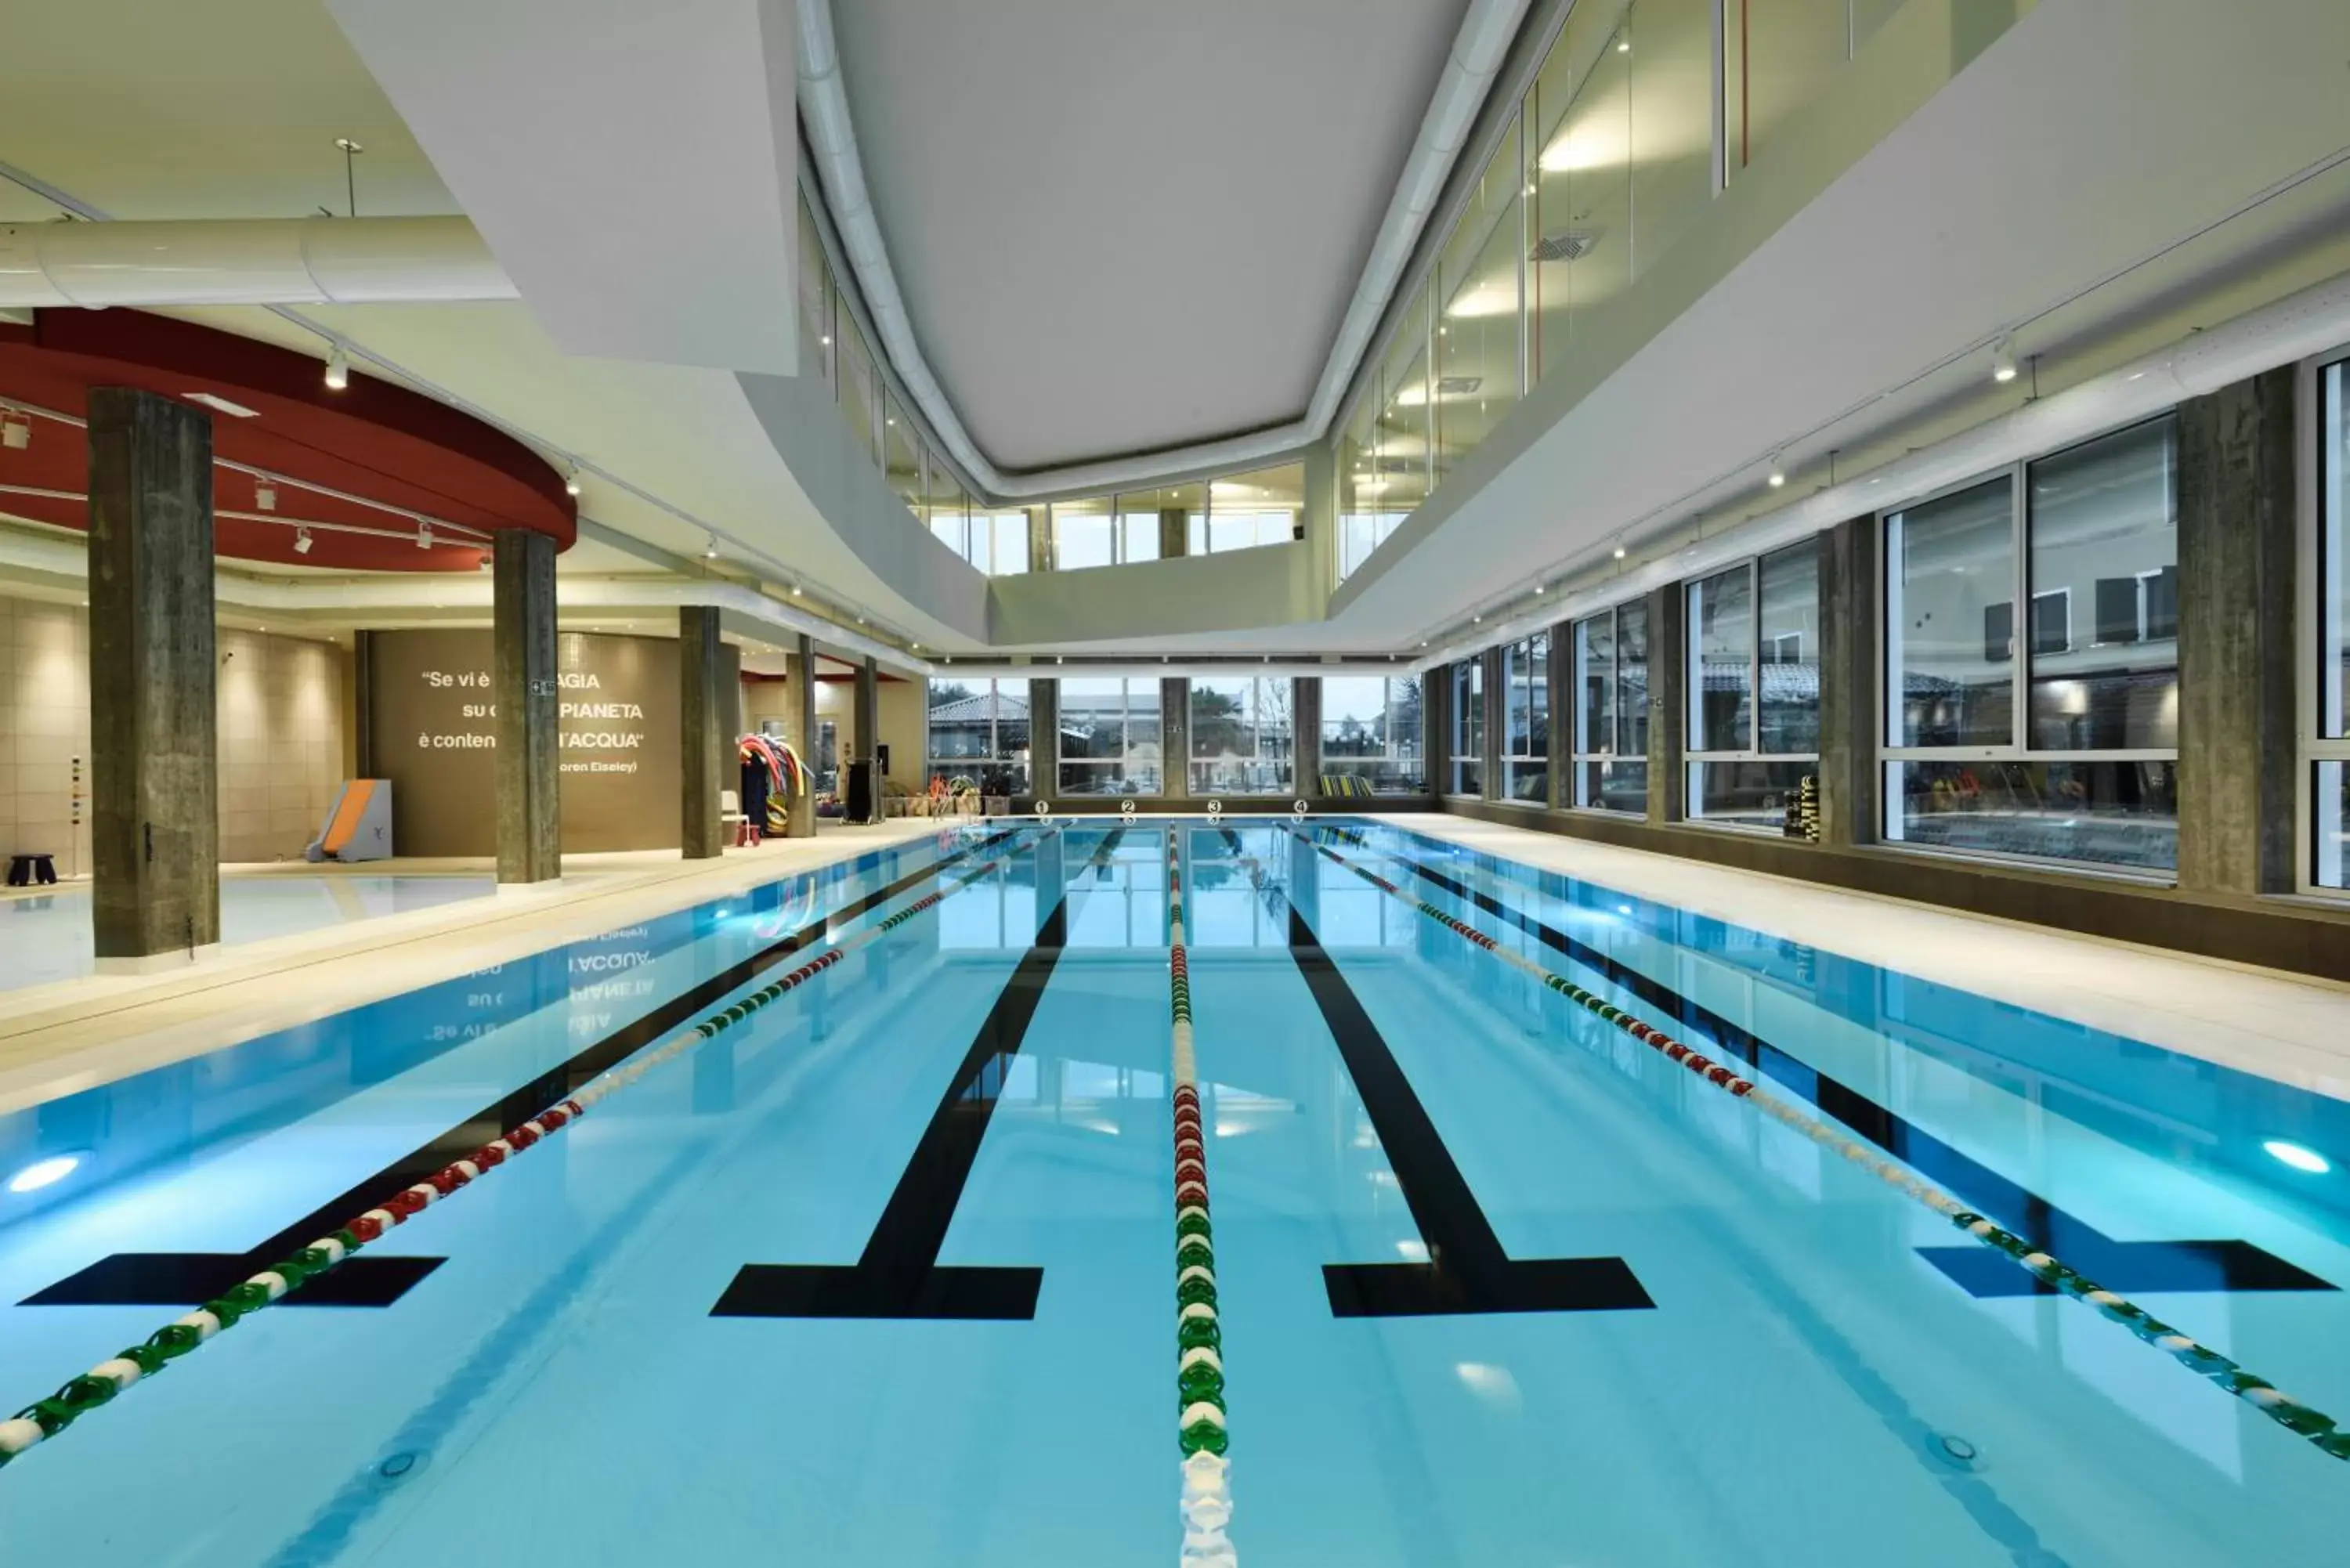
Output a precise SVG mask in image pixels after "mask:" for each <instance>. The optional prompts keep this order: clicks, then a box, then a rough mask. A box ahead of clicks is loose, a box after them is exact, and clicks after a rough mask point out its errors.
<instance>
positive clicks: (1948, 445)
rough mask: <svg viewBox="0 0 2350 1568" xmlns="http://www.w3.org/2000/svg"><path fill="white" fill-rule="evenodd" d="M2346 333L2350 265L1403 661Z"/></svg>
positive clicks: (2227, 382)
mask: <svg viewBox="0 0 2350 1568" xmlns="http://www.w3.org/2000/svg"><path fill="white" fill-rule="evenodd" d="M2345 342H2350V275H2345V276H2343V277H2337V278H2334V279H2332V280H2330V281H2328V282H2325V283H2321V284H2318V285H2316V286H2314V287H2310V288H2305V289H2303V290H2302V291H2301V292H2300V293H2298V294H2293V295H2288V296H2286V297H2284V298H2282V299H2281V300H2278V301H2277V302H2276V303H2275V304H2273V305H2269V306H2262V308H2260V309H2258V310H2253V311H2248V312H2246V313H2245V314H2244V315H2241V316H2239V317H2234V318H2233V319H2231V320H2228V321H2223V322H2221V323H2220V325H2218V326H2217V327H2207V328H2205V329H2204V330H2202V331H2199V332H2196V333H2194V334H2192V335H2190V336H2189V337H2183V338H2181V339H2179V340H2178V342H2176V343H2174V344H2172V345H2171V346H2170V347H2169V348H2164V349H2160V350H2158V351H2157V352H2155V353H2152V354H2148V355H2147V356H2146V357H2144V358H2139V359H2133V360H2131V361H2130V362H2129V363H2128V364H2126V365H2123V366H2120V367H2119V368H2117V369H2113V370H2109V371H2107V372H2106V373H2105V374H2104V375H2102V376H2096V377H2093V378H2091V379H2088V380H2086V381H2083V382H2082V383H2080V384H2079V385H2078V386H2074V387H2067V388H2066V389H2064V390H2063V391H2061V392H2052V393H2050V394H2049V395H2048V396H2046V397H2044V398H2038V399H2035V400H2033V401H2030V402H2027V403H2024V404H2022V405H2021V406H2020V407H2018V408H2015V409H2012V410H2009V411H2008V412H2006V413H2003V414H2000V415H1998V416H1996V417H1995V418H1992V419H1989V420H1985V421H1983V422H1982V423H1981V424H1979V425H1976V426H1975V427H1974V428H1972V429H1971V430H1967V431H1960V433H1959V434H1957V435H1954V436H1952V437H1950V439H1949V440H1947V441H1937V442H1935V443H1934V444H1933V445H1931V446H1927V447H1920V448H1918V450H1917V451H1915V452H1909V453H1907V454H1906V455H1904V456H1901V457H1898V458H1896V459H1894V460H1893V461H1892V462H1888V463H1886V464H1885V465H1883V466H1882V467H1880V468H1877V469H1876V470H1874V471H1872V472H1867V473H1864V474H1861V475H1858V476H1857V477H1856V478H1853V479H1848V480H1846V481H1844V482H1843V483H1838V484H1834V485H1830V486H1828V487H1827V488H1825V489H1822V490H1816V491H1814V492H1813V493H1811V494H1809V495H1806V496H1804V498H1803V499H1802V500H1800V501H1796V502H1794V503H1793V504H1789V505H1786V506H1783V507H1781V508H1779V509H1778V510H1777V511H1774V512H1766V513H1763V514H1761V515H1760V516H1756V517H1752V518H1749V519H1748V520H1747V521H1745V522H1744V523H1742V524H1739V525H1738V526H1736V527H1734V528H1731V529H1727V530H1725V531H1724V532H1723V533H1721V534H1720V535H1716V536H1714V537H1712V538H1710V539H1708V540H1706V541H1705V542H1704V543H1703V544H1701V545H1689V546H1687V547H1686V548H1683V549H1679V550H1676V551H1674V552H1672V553H1671V554H1670V555H1667V556H1659V557H1657V558H1655V559H1653V560H1650V561H1647V562H1644V563H1642V564H1641V566H1640V567H1639V568H1638V570H1637V571H1633V572H1628V573H1626V574H1625V575H1624V576H1620V577H1613V578H1610V579H1609V580H1608V581H1607V583H1606V584H1604V585H1602V586H1600V587H1594V588H1587V589H1585V590H1583V591H1581V592H1579V593H1568V594H1557V595H1555V596H1548V597H1545V598H1544V601H1543V603H1542V606H1541V607H1539V608H1538V609H1530V610H1523V611H1520V612H1519V613H1517V614H1514V615H1512V616H1510V617H1509V618H1507V619H1503V618H1501V617H1500V616H1498V615H1496V614H1495V613H1493V611H1492V609H1491V608H1490V607H1489V608H1488V610H1487V613H1486V617H1485V619H1486V622H1487V623H1488V624H1486V625H1481V626H1478V627H1476V628H1474V635H1473V636H1463V635H1462V634H1463V633H1467V632H1470V631H1471V628H1467V627H1462V628H1456V630H1455V631H1454V632H1453V633H1452V640H1451V641H1450V642H1449V643H1448V644H1447V645H1446V646H1445V647H1443V648H1442V649H1438V650H1436V651H1434V652H1431V653H1429V654H1426V655H1423V656H1421V657H1420V658H1419V659H1416V660H1415V661H1414V662H1413V664H1412V667H1411V668H1412V670H1413V671H1414V672H1415V673H1417V672H1420V671H1424V670H1432V669H1434V668H1436V667H1437V666H1439V665H1441V664H1445V663H1449V662H1450V661H1451V660H1453V659H1461V658H1463V657H1466V656H1467V655H1468V654H1471V653H1473V652H1476V651H1477V650H1479V649H1486V648H1492V647H1494V646H1496V645H1498V644H1501V643H1505V642H1513V641H1516V640H1517V639H1520V638H1523V637H1525V636H1527V635H1529V634H1530V633H1532V632H1533V631H1534V630H1536V629H1538V628H1542V627H1544V626H1551V625H1555V624H1556V623H1557V622H1559V621H1562V620H1568V619H1573V618H1576V617H1580V616H1587V615H1592V614H1595V613H1596V612H1597V611H1599V610H1603V609H1605V608H1607V607H1608V606H1610V605H1616V604H1623V603H1626V602H1627V601H1629V600H1632V599H1636V598H1639V597H1643V596H1645V595H1647V594H1648V593H1649V592H1650V591H1651V590H1653V589H1656V588H1660V587H1667V586H1669V585H1670V584H1673V583H1677V582H1680V581H1683V580H1686V579H1689V578H1693V577H1700V576H1705V575H1706V574H1707V573H1708V572H1710V571H1711V570H1713V569H1714V568H1716V567H1719V566H1729V565H1731V563H1733V562H1737V561H1742V560H1743V559H1745V558H1746V557H1747V556H1756V555H1763V554H1765V553H1767V552H1769V551H1772V550H1775V549H1779V548H1781V547H1782V546H1783V545H1792V544H1794V543H1796V542H1798V541H1800V540H1803V539H1806V538H1809V537H1811V536H1812V535H1814V534H1818V533H1821V532H1823V531H1825V530H1826V529H1829V528H1833V527H1835V525H1836V524H1840V523H1843V522H1845V521H1846V520H1848V519H1850V518H1854V517H1860V516H1865V515H1866V514H1869V513H1872V512H1883V511H1888V510H1890V509H1892V508H1894V507H1898V506H1902V505H1906V504H1908V503H1910V502H1912V501H1915V500H1917V499H1918V497H1920V496H1923V495H1930V494H1932V493H1934V492H1936V491H1938V490H1943V489H1947V488H1949V487H1950V486H1951V485H1954V484H1958V483H1963V482H1964V481H1967V480H1970V479H1976V478H1980V477H1982V476H1985V475H1988V474H1991V473H1993V472H1997V471H1998V470H2000V469H2002V468H2004V467H2006V466H2007V465H2008V464H2010V463H2013V462H2023V461H2025V460H2026V459H2029V458H2035V457H2039V456H2042V455H2043V454H2045V453H2047V452H2055V451H2058V450H2060V449H2062V448H2064V447H2067V446H2072V445H2074V444H2075V443H2077V442H2080V441H2086V440H2088V439H2089V438H2091V437H2092V436H2098V435H2103V434H2105V433H2106V431H2112V430H2117V429H2119V428H2120V427H2122V426H2124V425H2128V424H2134V423H2136V422H2137V421H2140V420H2148V419H2152V418H2154V417H2155V416H2156V415H2158V414H2161V413H2165V412H2168V410H2171V409H2174V408H2176V407H2178V405H2179V404H2180V403H2183V402H2185V401H2186V400H2188V399H2189V398H2199V397H2204V396H2207V395H2208V394H2210V393H2212V392H2216V391H2218V390H2220V389H2221V388H2222V387H2229V386H2232V385H2234V384H2235V383H2236V382H2238V381H2242V380H2246V379H2250V378H2251V377H2253V376H2257V375H2259V374H2261V373H2262V371H2264V370H2273V369H2276V368H2277V367H2279V366H2281V365H2292V364H2295V363H2297V362H2299V361H2300V360H2303V359H2306V358H2309V357H2310V356H2312V355H2314V354H2322V353H2324V352H2325V351H2326V350H2328V349H2330V348H2338V347H2339V346H2341V345H2342V344H2344V343H2345ZM1569 417H1572V416H1569ZM1657 521H1659V519H1657V518H1655V517H1648V518H1633V519H1627V520H1626V522H1627V524H1628V527H1621V526H1611V525H1609V524H1607V523H1606V522H1604V521H1596V522H1595V527H1596V534H1597V535H1599V536H1601V537H1603V538H1609V539H1613V538H1617V537H1619V536H1622V535H1625V534H1627V533H1631V534H1632V536H1634V537H1636V538H1637V537H1638V534H1637V530H1638V529H1639V528H1641V527H1642V526H1643V525H1645V524H1649V523H1653V522H1657Z"/></svg>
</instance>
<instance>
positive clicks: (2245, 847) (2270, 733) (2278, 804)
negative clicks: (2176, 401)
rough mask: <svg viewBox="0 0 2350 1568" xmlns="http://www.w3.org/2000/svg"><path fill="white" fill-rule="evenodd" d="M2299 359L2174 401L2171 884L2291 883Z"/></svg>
mask: <svg viewBox="0 0 2350 1568" xmlns="http://www.w3.org/2000/svg"><path fill="white" fill-rule="evenodd" d="M2294 384H2295V371H2294V370H2293V368H2292V367H2290V366H2287V367H2285V368H2283V369H2276V370H2271V371H2268V372H2266V373H2265V374H2262V375H2259V376H2255V377H2253V378H2252V379H2250V380H2248V381H2239V382H2237V383H2236V384H2235V385H2234V386H2231V387H2223V388H2221V389H2220V390H2219V391H2216V392H2213V393H2210V395H2209V396H2206V397H2200V398H2190V399H2189V400H2187V401H2186V402H2184V403H2181V404H2180V405H2179V407H2178V885H2179V887H2180V888H2185V889H2188V890H2190V891H2194V892H2200V893H2234V894H2241V895H2246V896H2251V895H2254V894H2261V893H2286V892H2291V891H2292V890H2293V887H2294V877H2293V854H2294V830H2293V802H2294V784H2295V780H2294V776H2293V774H2294V765H2295V764H2294V755H2293V753H2294V739H2295V736H2294V715H2293V677H2294V673H2295V671H2294V660H2295V652H2294V645H2293V609H2294V605H2295V602H2296V601H2295V593H2294V579H2295V575H2296V572H2297V570H2298V563H2297V557H2296V553H2295V546H2296V540H2295V537H2294V535H2295V525H2294V516H2295V513H2294V483H2295V480H2296V478H2297V475H2296V474H2295V472H2294V469H2295V466H2296V465H2295V446H2294V429H2293V417H2294V416H2293V396H2294Z"/></svg>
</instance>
